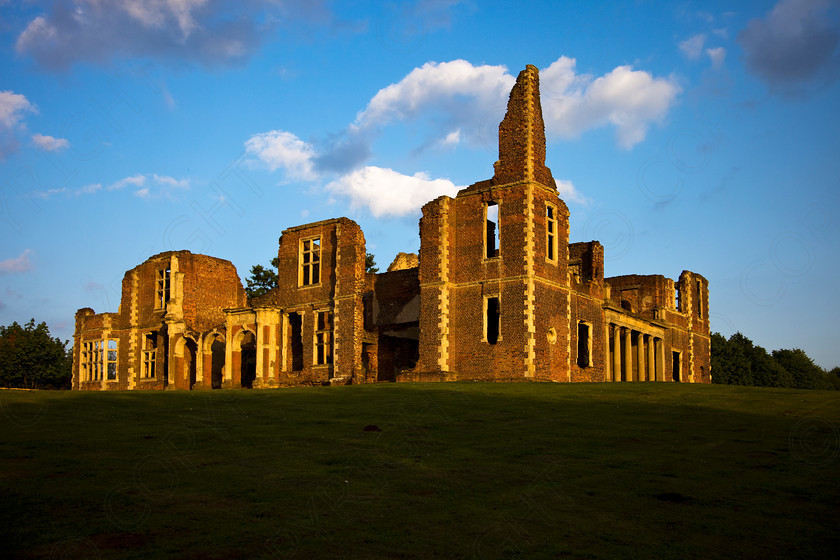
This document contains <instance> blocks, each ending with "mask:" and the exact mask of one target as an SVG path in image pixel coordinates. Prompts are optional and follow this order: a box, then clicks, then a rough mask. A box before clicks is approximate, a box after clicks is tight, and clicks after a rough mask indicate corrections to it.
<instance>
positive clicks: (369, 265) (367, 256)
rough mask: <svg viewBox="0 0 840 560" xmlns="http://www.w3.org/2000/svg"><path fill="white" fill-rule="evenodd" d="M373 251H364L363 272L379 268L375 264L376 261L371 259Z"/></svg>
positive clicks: (372, 271) (375, 271)
mask: <svg viewBox="0 0 840 560" xmlns="http://www.w3.org/2000/svg"><path fill="white" fill-rule="evenodd" d="M373 259H374V257H373V253H365V272H371V273H374V274H375V273H377V272H379V268H378V267H377V266H376V261H375V260H373Z"/></svg>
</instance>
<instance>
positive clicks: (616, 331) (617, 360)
mask: <svg viewBox="0 0 840 560" xmlns="http://www.w3.org/2000/svg"><path fill="white" fill-rule="evenodd" d="M620 337H621V327H619V326H618V325H613V356H612V357H613V381H621V338H620Z"/></svg>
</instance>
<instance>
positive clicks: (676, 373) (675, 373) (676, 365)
mask: <svg viewBox="0 0 840 560" xmlns="http://www.w3.org/2000/svg"><path fill="white" fill-rule="evenodd" d="M672 362H673V363H672V366H671V367H672V371H671V377H672V378H673V379H674V381H680V369H681V366H682V364H681V363H680V353H679V352H676V351H675V352H673V356H672Z"/></svg>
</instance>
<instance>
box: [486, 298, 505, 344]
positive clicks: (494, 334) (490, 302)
mask: <svg viewBox="0 0 840 560" xmlns="http://www.w3.org/2000/svg"><path fill="white" fill-rule="evenodd" d="M486 301H487V304H486V305H485V317H484V324H485V325H486V329H485V333H484V334H485V336H486V338H487V342H489V343H490V344H496V343H497V342H498V341H499V331H500V322H501V321H500V319H501V311H500V309H499V298H497V297H491V298H487V300H486Z"/></svg>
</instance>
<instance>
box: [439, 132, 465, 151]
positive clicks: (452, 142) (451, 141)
mask: <svg viewBox="0 0 840 560" xmlns="http://www.w3.org/2000/svg"><path fill="white" fill-rule="evenodd" d="M460 142H461V129H460V128H459V129H458V130H453V131H452V132H450V133H449V134H447V135H446V137H444V138H442V139H441V140H439V141H438V146H441V147H447V146H457V145H458V144H459V143H460Z"/></svg>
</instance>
